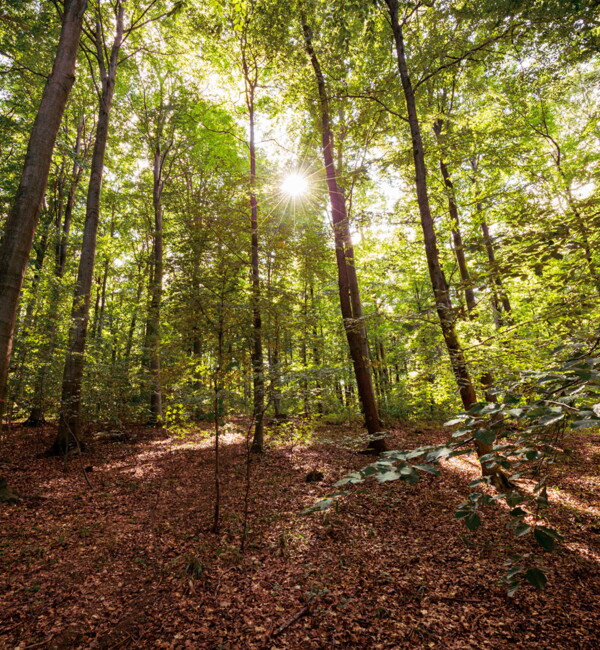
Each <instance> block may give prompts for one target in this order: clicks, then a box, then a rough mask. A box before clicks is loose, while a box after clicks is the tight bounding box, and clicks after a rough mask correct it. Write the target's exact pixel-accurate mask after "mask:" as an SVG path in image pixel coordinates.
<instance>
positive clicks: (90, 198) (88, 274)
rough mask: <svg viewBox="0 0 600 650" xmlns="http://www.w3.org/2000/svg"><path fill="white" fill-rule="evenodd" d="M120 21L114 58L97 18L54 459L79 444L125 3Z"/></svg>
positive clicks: (119, 12)
mask: <svg viewBox="0 0 600 650" xmlns="http://www.w3.org/2000/svg"><path fill="white" fill-rule="evenodd" d="M115 18H116V31H115V37H114V41H113V44H112V47H111V49H110V52H106V48H105V45H104V42H103V38H102V28H101V25H100V18H98V21H97V24H96V31H95V41H96V42H95V46H96V55H97V60H98V64H99V70H100V80H101V84H102V88H101V92H100V97H99V107H98V122H97V126H96V140H95V142H94V150H93V153H92V162H91V168H90V180H89V185H88V193H87V202H86V214H85V225H84V229H83V243H82V246H81V257H80V259H79V270H78V273H77V283H76V285H75V292H74V295H73V308H72V312H71V327H70V331H69V346H68V350H67V358H66V362H65V369H64V373H63V383H62V399H61V408H60V414H59V427H58V434H57V437H56V440H55V441H54V444H53V445H52V447H51V449H50V450H49V451H50V453H54V454H61V453H65V452H66V451H67V450H68V449H69V448H70V447H72V446H73V445H74V444H75V445H77V444H79V442H80V419H79V413H80V408H81V382H82V379H83V366H84V353H85V344H86V338H87V328H88V321H89V310H90V294H91V288H92V280H93V274H94V262H95V258H96V239H97V234H98V221H99V218H100V193H101V190H102V177H103V173H104V157H105V153H106V145H107V142H108V128H109V121H110V111H111V108H112V101H113V96H114V90H115V80H116V76H117V65H118V58H119V51H120V49H121V44H122V42H123V5H122V3H120V2H119V3H118V4H117V7H116V10H115Z"/></svg>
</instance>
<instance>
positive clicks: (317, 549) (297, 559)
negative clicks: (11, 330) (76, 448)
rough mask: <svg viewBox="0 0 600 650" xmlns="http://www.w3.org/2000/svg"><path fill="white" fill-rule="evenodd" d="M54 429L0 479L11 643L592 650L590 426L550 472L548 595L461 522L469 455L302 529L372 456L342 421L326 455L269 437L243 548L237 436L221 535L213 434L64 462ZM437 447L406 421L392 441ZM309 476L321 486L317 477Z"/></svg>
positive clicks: (1, 607)
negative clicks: (47, 453)
mask: <svg viewBox="0 0 600 650" xmlns="http://www.w3.org/2000/svg"><path fill="white" fill-rule="evenodd" d="M240 426H241V425H240ZM240 430H241V429H240ZM53 433H54V431H53V429H52V428H51V427H47V428H45V429H43V430H26V429H16V430H14V431H13V432H12V433H11V435H10V438H9V439H8V441H6V442H4V444H3V449H2V452H1V453H0V456H1V457H2V458H1V460H2V464H1V465H0V475H3V476H5V477H6V478H7V479H8V481H9V483H10V485H11V486H12V487H13V488H14V489H15V490H16V491H17V492H18V493H19V494H20V495H21V496H22V497H23V499H22V501H21V503H20V504H18V505H8V504H2V505H0V563H1V578H0V647H2V648H20V649H25V648H34V647H35V648H302V649H304V648H332V647H341V648H369V649H371V648H373V649H376V648H461V649H463V648H508V647H511V648H512V647H520V648H593V647H598V643H599V639H600V636H599V624H598V620H599V614H600V598H599V596H600V564H599V551H600V543H599V533H600V523H599V521H598V517H597V516H598V507H599V495H600V486H599V482H598V468H599V462H600V437H599V436H598V435H593V434H592V435H591V434H578V435H577V437H575V438H574V439H573V440H571V441H570V442H569V447H570V453H568V454H566V455H565V457H564V458H563V460H562V461H561V464H560V466H557V467H555V468H554V470H553V481H552V483H553V484H554V485H556V486H557V488H556V489H553V490H552V491H551V494H550V496H551V502H552V513H551V519H550V521H551V523H552V524H553V525H555V526H556V527H557V528H558V530H559V531H560V532H561V533H562V534H563V535H564V537H565V542H564V543H563V544H562V545H561V547H560V549H559V551H558V552H555V553H553V554H546V557H544V565H545V566H546V567H547V568H548V569H549V575H550V581H549V588H548V590H547V591H546V592H541V593H540V592H536V591H534V590H533V589H532V588H531V587H524V588H523V589H522V590H521V591H519V592H518V593H517V595H516V596H515V597H514V598H508V597H507V596H506V593H505V590H504V588H503V587H501V586H499V585H498V584H497V580H498V578H499V577H500V576H501V575H502V572H503V567H502V562H503V559H504V558H505V557H506V554H507V553H508V552H509V550H508V549H510V548H514V549H515V550H517V549H518V547H517V546H515V541H514V539H513V538H512V535H511V534H509V533H508V532H507V531H506V530H505V529H504V528H503V520H502V517H501V516H499V515H500V511H498V512H495V511H490V512H488V513H487V515H486V517H485V519H484V524H483V526H482V529H481V530H480V531H478V532H477V533H471V532H469V531H467V530H466V528H465V527H464V525H463V524H462V523H461V522H459V521H455V520H453V513H454V508H455V506H456V505H457V503H459V502H461V501H463V500H464V499H465V497H466V495H467V494H468V492H469V489H468V488H467V487H466V485H467V483H468V481H469V480H471V478H474V477H476V476H477V467H476V465H475V464H474V463H473V462H472V461H470V460H468V459H464V458H462V459H459V460H454V461H452V462H451V463H447V464H446V465H445V471H444V472H443V474H442V476H441V477H439V478H436V477H433V476H426V477H424V478H423V480H422V481H421V482H420V483H419V484H417V485H416V486H414V487H411V486H409V485H407V484H404V483H391V484H384V485H374V484H373V485H370V486H369V488H368V489H367V490H366V491H364V492H362V493H359V494H356V495H353V496H352V497H349V498H347V499H345V500H344V501H343V502H342V503H340V507H339V509H338V511H335V510H334V511H330V512H329V513H327V514H325V515H323V514H318V515H313V516H310V517H299V516H298V513H299V512H300V511H301V510H302V509H303V508H304V507H306V506H307V505H310V504H312V503H313V502H314V501H315V500H316V499H317V498H319V497H321V496H323V495H324V494H326V493H327V492H330V491H331V490H332V487H331V486H332V485H333V483H334V482H335V481H336V480H337V479H339V478H340V477H341V476H342V475H343V474H344V473H346V472H347V471H351V470H353V469H357V468H360V467H362V466H364V465H365V464H366V463H367V462H369V461H368V459H367V458H366V457H365V456H361V455H358V454H356V453H355V452H353V451H351V450H349V449H347V448H345V447H344V445H343V441H344V438H343V436H346V435H348V434H349V433H351V431H350V430H349V429H347V428H343V427H330V428H329V429H328V430H327V431H324V432H322V437H323V438H327V439H329V442H327V443H324V442H323V441H322V440H313V441H311V442H310V443H304V444H296V445H273V446H271V448H270V449H269V450H268V453H266V454H265V455H264V457H261V458H259V459H257V460H255V461H254V462H253V465H252V475H251V492H250V502H249V512H250V530H249V533H248V537H247V548H246V550H245V552H244V553H243V554H241V553H240V532H241V529H242V519H243V510H244V507H243V503H244V485H245V470H244V459H245V445H244V440H243V437H242V436H241V435H240V434H239V433H236V432H235V430H234V431H230V432H229V433H227V434H226V435H225V436H224V439H223V456H222V463H223V467H222V486H223V504H222V512H223V521H222V532H221V533H220V534H219V535H215V534H213V533H211V532H210V528H211V525H212V513H213V503H214V476H213V458H214V455H213V449H212V444H213V441H212V439H210V438H208V437H207V435H206V434H202V433H201V432H198V433H196V434H191V435H188V436H187V437H186V438H184V439H181V438H177V437H169V436H168V435H167V434H166V432H163V431H157V430H152V429H142V428H132V429H131V431H130V432H129V439H128V440H126V441H116V440H111V439H110V437H109V436H100V438H99V439H98V440H97V442H96V443H95V444H94V445H93V449H92V451H91V452H89V453H87V454H85V455H84V456H83V458H82V461H81V462H80V460H79V459H77V458H71V459H69V461H68V463H66V464H65V462H64V460H63V459H50V458H43V457H39V454H40V452H42V451H43V450H44V449H45V448H46V447H47V445H48V444H49V441H50V440H51V439H52V436H53ZM443 435H444V434H443V432H440V431H439V430H438V429H435V428H433V427H419V428H417V427H416V426H409V425H406V426H402V427H399V428H397V429H395V430H394V437H393V439H392V444H393V446H395V447H397V448H408V447H413V446H418V445H422V444H427V443H429V442H434V441H441V440H442V439H443ZM335 440H337V441H338V442H337V444H336V443H335ZM332 441H333V444H332ZM90 466H91V471H88V472H87V474H88V477H89V479H90V481H91V483H92V486H93V489H90V488H89V487H88V485H87V483H86V480H85V478H84V474H83V471H84V468H85V467H88V469H89V468H90ZM315 469H316V470H319V471H321V472H322V473H323V475H324V479H323V480H322V481H321V482H306V480H305V477H306V475H307V473H308V472H310V471H311V470H315ZM541 553H542V554H543V553H544V552H543V551H541Z"/></svg>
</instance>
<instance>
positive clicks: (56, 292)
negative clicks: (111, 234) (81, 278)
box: [24, 117, 84, 427]
mask: <svg viewBox="0 0 600 650" xmlns="http://www.w3.org/2000/svg"><path fill="white" fill-rule="evenodd" d="M83 126H84V121H83V117H82V118H81V120H80V121H79V124H78V126H77V138H76V141H75V162H74V163H73V168H72V171H71V182H70V186H69V193H68V195H67V200H66V205H65V209H64V217H63V219H62V221H61V219H57V224H56V225H57V241H56V249H55V265H54V279H53V283H52V288H51V290H50V300H49V304H48V308H47V311H46V317H45V324H44V331H43V333H42V338H43V344H42V354H41V355H40V362H39V369H38V371H37V377H36V380H35V388H34V398H33V406H32V408H31V413H30V414H29V417H28V418H27V420H26V422H25V423H24V424H25V426H29V427H38V426H41V425H43V424H45V422H46V418H45V417H44V406H45V405H44V401H45V396H46V382H47V378H48V375H49V373H50V364H51V363H52V358H53V355H54V349H55V347H56V340H57V323H58V316H59V304H60V298H61V282H62V278H63V276H64V273H65V266H66V261H67V244H68V238H69V232H70V229H71V221H72V217H73V207H74V205H75V193H76V191H77V186H78V184H79V181H80V179H81V172H82V170H83V167H82V166H81V164H80V162H79V155H80V152H81V138H82V133H83ZM58 212H59V213H60V212H61V211H58Z"/></svg>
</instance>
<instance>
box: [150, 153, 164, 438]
mask: <svg viewBox="0 0 600 650" xmlns="http://www.w3.org/2000/svg"><path fill="white" fill-rule="evenodd" d="M164 161H165V154H164V153H163V152H162V151H161V148H160V145H157V146H156V149H155V151H154V164H153V178H154V182H153V189H152V205H153V207H154V234H153V247H152V264H153V272H152V274H151V276H152V284H151V286H150V309H149V312H148V322H147V343H148V365H149V369H150V375H151V392H150V421H149V423H150V424H152V425H159V424H160V423H161V422H162V390H161V381H160V310H161V303H162V291H163V207H162V191H163V164H164Z"/></svg>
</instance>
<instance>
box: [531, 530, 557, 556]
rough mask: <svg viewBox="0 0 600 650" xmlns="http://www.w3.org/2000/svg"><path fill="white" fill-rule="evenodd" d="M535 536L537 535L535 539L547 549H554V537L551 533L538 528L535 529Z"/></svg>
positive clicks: (550, 550) (549, 550)
mask: <svg viewBox="0 0 600 650" xmlns="http://www.w3.org/2000/svg"><path fill="white" fill-rule="evenodd" d="M533 536H534V537H535V541H536V542H537V543H538V544H539V545H540V546H541V547H542V548H543V549H544V550H545V551H548V552H549V553H550V552H552V551H553V550H554V537H552V536H551V535H548V533H546V532H545V531H543V530H541V529H539V528H536V529H535V530H534V531H533Z"/></svg>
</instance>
